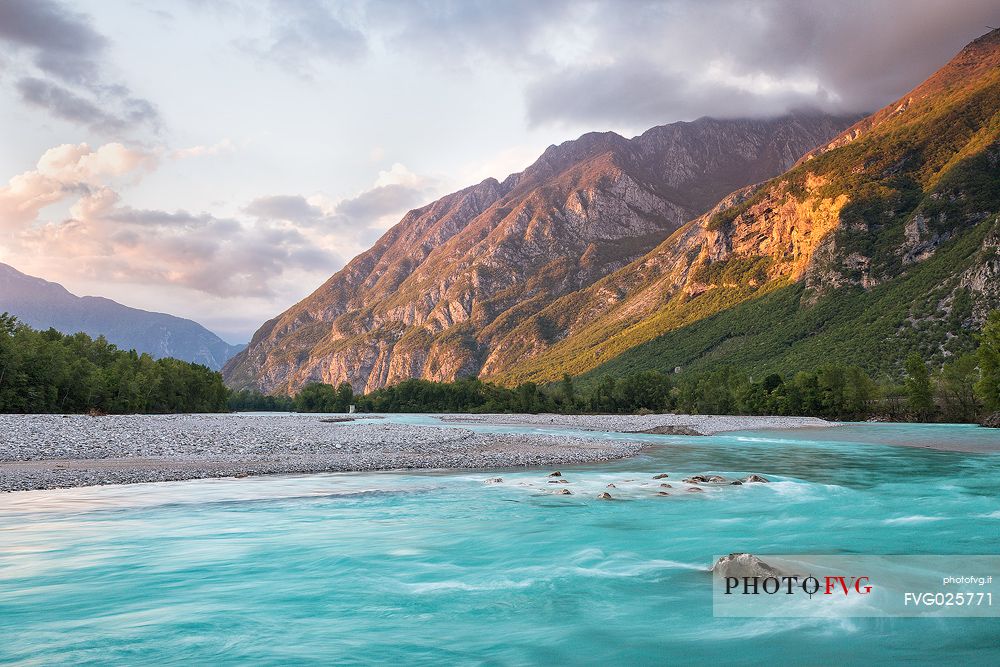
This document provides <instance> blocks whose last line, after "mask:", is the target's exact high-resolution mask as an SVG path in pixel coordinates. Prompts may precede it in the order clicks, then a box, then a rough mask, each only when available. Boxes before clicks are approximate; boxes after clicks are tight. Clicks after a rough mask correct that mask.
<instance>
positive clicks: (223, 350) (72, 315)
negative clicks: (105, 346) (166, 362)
mask: <svg viewBox="0 0 1000 667" xmlns="http://www.w3.org/2000/svg"><path fill="white" fill-rule="evenodd" d="M2 312H8V313H10V314H12V315H16V316H17V318H18V319H19V320H20V321H22V322H24V323H25V324H27V325H28V326H30V327H32V328H35V329H48V328H50V327H51V328H53V329H56V330H58V331H62V332H63V333H69V334H72V333H76V332H78V331H82V332H84V333H86V334H88V335H90V336H92V337H95V338H96V337H97V336H104V337H105V338H106V339H107V340H108V341H109V342H111V343H114V344H115V345H117V346H118V347H119V348H120V349H123V350H130V349H134V350H136V351H137V352H147V353H149V354H150V355H151V356H153V357H155V358H160V357H174V358H176V359H181V360H183V361H191V362H194V363H198V364H202V365H204V366H208V367H209V368H211V369H212V370H219V369H220V368H222V365H223V364H224V363H226V360H228V359H229V358H230V357H231V356H233V355H234V354H236V353H237V352H239V351H240V350H241V349H243V347H244V346H242V345H230V344H229V343H227V342H225V341H224V340H222V339H221V338H219V337H218V336H216V335H215V334H213V333H212V332H211V331H209V330H208V329H206V328H205V327H203V326H201V325H200V324H198V323H197V322H192V321H191V320H185V319H183V318H180V317H174V316H173V315H166V314H164V313H151V312H149V311H146V310H139V309H137V308H129V307H128V306H123V305H122V304H120V303H117V302H115V301H111V300H110V299H104V298H101V297H96V296H84V297H79V296H76V295H74V294H71V293H70V292H68V291H67V290H66V288H64V287H63V286H62V285H59V284H57V283H50V282H49V281H47V280H42V279H41V278H34V277H32V276H28V275H25V274H23V273H21V272H20V271H18V270H16V269H15V268H14V267H12V266H9V265H7V264H0V313H2Z"/></svg>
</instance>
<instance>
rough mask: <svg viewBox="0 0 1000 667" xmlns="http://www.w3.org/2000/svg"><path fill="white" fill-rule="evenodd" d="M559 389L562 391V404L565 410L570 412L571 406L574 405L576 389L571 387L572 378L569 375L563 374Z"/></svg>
mask: <svg viewBox="0 0 1000 667" xmlns="http://www.w3.org/2000/svg"><path fill="white" fill-rule="evenodd" d="M560 388H561V389H562V399H563V403H564V404H565V406H566V407H567V409H569V410H572V409H573V406H574V405H576V388H575V387H574V386H573V376H572V375H570V374H569V373H563V376H562V382H561V383H560Z"/></svg>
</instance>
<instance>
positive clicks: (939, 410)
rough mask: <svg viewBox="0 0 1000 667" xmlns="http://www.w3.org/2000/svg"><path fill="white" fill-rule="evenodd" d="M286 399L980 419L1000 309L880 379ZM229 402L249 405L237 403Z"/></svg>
mask: <svg viewBox="0 0 1000 667" xmlns="http://www.w3.org/2000/svg"><path fill="white" fill-rule="evenodd" d="M246 396H247V397H250V396H253V395H252V394H250V393H247V394H246ZM258 396H259V395H258ZM267 398H270V397H267ZM241 400H242V399H241ZM282 400H283V401H284V402H283V403H282V405H283V406H284V407H283V408H281V409H293V410H296V411H299V412H343V411H346V409H347V407H348V406H350V405H355V406H356V409H357V410H358V411H359V412H528V413H532V412H534V413H538V412H555V413H569V414H574V413H584V412H592V413H619V414H632V413H642V412H663V411H674V412H681V413H688V414H739V415H795V416H814V417H824V418H828V419H836V420H866V419H880V420H885V421H921V422H925V421H944V422H974V421H976V420H978V419H979V418H981V417H983V416H985V415H987V414H991V413H995V412H997V411H1000V312H994V313H992V314H991V315H990V317H989V318H988V320H987V323H986V325H985V327H984V328H983V331H982V333H981V335H980V337H979V346H978V349H977V351H976V352H974V353H967V354H964V355H962V356H959V357H957V358H955V359H952V360H951V361H949V362H946V363H945V364H944V366H943V367H942V368H941V369H940V370H938V371H936V372H931V370H930V369H929V368H928V366H927V363H926V362H925V360H924V359H923V358H922V357H921V356H920V355H919V354H916V353H914V354H911V355H910V356H909V357H908V358H907V359H906V364H905V372H904V375H903V376H902V378H899V379H891V378H873V377H871V376H870V375H869V374H868V373H866V372H865V371H864V369H862V368H861V367H859V366H854V365H847V364H839V363H828V364H824V365H822V366H820V367H818V368H816V369H815V370H811V371H800V372H798V373H795V374H792V375H784V376H783V375H780V374H777V373H772V374H768V375H766V376H764V377H761V378H754V377H752V376H749V375H746V374H742V373H737V372H733V371H731V370H729V369H721V370H718V371H715V372H711V373H703V374H697V375H694V374H692V375H687V374H683V373H681V374H664V373H661V372H658V371H643V372H639V373H635V374H630V375H625V376H622V377H613V376H608V375H605V376H602V377H600V378H597V379H592V380H587V379H583V380H581V379H579V378H573V377H571V376H569V375H564V376H563V379H562V381H561V382H558V383H553V384H549V385H544V386H540V385H537V384H534V383H532V382H526V383H523V384H520V385H518V386H516V387H503V386H499V385H496V384H492V383H490V382H483V381H481V380H479V379H477V378H462V379H458V380H456V381H454V382H433V381H429V380H419V379H411V380H405V381H403V382H400V383H399V384H396V385H393V386H390V387H384V388H382V389H378V390H376V391H373V392H371V393H369V394H365V395H355V394H354V393H353V391H352V390H351V386H350V385H349V384H347V383H343V384H341V385H340V386H339V387H337V388H334V387H332V386H330V385H324V384H309V385H306V386H305V387H304V388H303V389H302V390H301V391H300V392H299V394H298V395H296V396H295V398H294V399H291V398H284V399H282ZM230 406H231V407H232V408H233V409H241V407H240V406H239V405H237V404H234V403H230Z"/></svg>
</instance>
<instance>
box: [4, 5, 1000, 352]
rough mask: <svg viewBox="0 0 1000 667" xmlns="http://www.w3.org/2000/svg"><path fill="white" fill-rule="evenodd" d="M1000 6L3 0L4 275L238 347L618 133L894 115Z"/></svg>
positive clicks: (999, 18) (999, 17)
mask: <svg viewBox="0 0 1000 667" xmlns="http://www.w3.org/2000/svg"><path fill="white" fill-rule="evenodd" d="M998 23H1000V0H989V1H987V0H865V1H861V0H841V1H839V2H835V3H834V2H828V1H816V2H812V1H807V0H763V1H759V2H749V1H746V0H715V1H705V0H661V1H656V2H653V1H645V0H506V1H499V0H490V1H480V0H436V1H422V0H397V1H386V0H346V1H343V2H335V1H332V0H330V1H328V0H274V1H273V2H267V1H256V2H250V1H245V2H244V1H239V0H214V1H213V0H173V1H171V2H152V1H144V0H0V116H2V118H3V119H4V122H3V123H2V124H0V262H5V263H8V264H11V265H12V266H14V267H15V268H17V269H19V270H21V271H23V272H25V273H28V274H31V275H35V276H38V277H41V278H45V279H47V280H52V281H55V282H59V283H61V284H63V285H64V286H66V287H67V289H69V290H70V291H72V292H74V293H76V294H79V295H84V294H90V295H98V296H105V297H108V298H112V299H115V300H117V301H120V302H122V303H124V304H126V305H129V306H134V307H138V308H144V309H147V310H156V311H161V312H167V313H171V314H174V315H179V316H182V317H188V318H191V319H194V320H196V321H198V322H200V323H202V324H204V325H205V326H207V327H208V328H209V329H211V330H213V331H215V332H216V333H218V334H219V335H221V336H222V337H223V338H225V339H226V340H228V341H230V342H245V341H246V340H248V339H249V337H250V335H251V334H252V333H253V331H254V330H256V329H257V327H259V326H260V325H261V324H262V323H263V322H264V321H266V320H268V319H270V318H272V317H274V316H275V315H277V314H278V313H280V312H282V311H283V310H284V309H286V308H287V307H289V306H291V305H292V304H294V303H295V302H297V301H298V300H300V299H301V298H302V297H304V296H306V295H307V294H309V293H310V292H312V291H313V290H314V289H316V288H317V287H318V286H319V285H320V284H322V283H323V282H324V281H325V280H326V279H327V278H328V277H329V276H330V275H331V274H333V273H334V272H336V271H337V270H338V269H340V268H341V267H342V266H343V265H344V264H345V263H346V262H348V261H349V260H350V259H351V258H352V257H353V256H355V255H356V254H358V253H359V252H361V251H363V250H365V249H366V248H367V247H369V246H370V245H371V244H372V243H373V242H374V241H375V240H376V239H377V238H378V237H379V236H381V234H382V233H383V232H384V231H385V230H386V229H388V228H389V227H390V226H392V225H393V224H395V223H396V222H398V221H399V219H400V218H401V217H402V215H403V214H404V213H405V212H406V211H407V210H409V209H411V208H415V207H417V206H420V205H423V204H426V203H429V202H430V201H432V200H433V199H435V198H437V197H439V196H441V195H443V194H446V193H448V192H452V191H454V190H457V189H460V188H462V187H465V186H468V185H472V184H474V183H478V182H480V181H482V180H483V179H485V178H487V177H496V178H498V179H503V178H504V177H505V176H507V175H508V174H510V173H513V172H517V171H520V170H522V169H524V168H525V167H527V166H528V165H529V164H531V162H533V161H534V159H535V158H536V157H537V156H538V155H539V154H540V153H541V152H542V151H543V150H544V149H545V148H546V147H547V146H549V145H551V144H555V143H560V142H562V141H566V140H569V139H573V138H576V137H577V136H579V135H580V134H583V133H584V132H588V131H594V130H600V131H603V130H612V131H615V132H618V133H620V134H622V135H624V136H633V135H635V134H639V133H641V132H642V131H644V130H646V129H648V128H650V127H652V126H655V125H662V124H665V123H670V122H675V121H684V120H694V119H696V118H698V117H701V116H706V115H707V116H714V117H720V118H730V117H768V116H775V115H779V114H782V113H786V112H788V111H791V110H796V109H804V108H810V109H822V110H826V111H830V112H838V113H844V112H864V111H873V110H876V109H878V108H879V107H881V106H883V105H885V104H888V103H890V102H891V101H893V100H894V99H896V98H897V97H899V96H901V95H903V94H904V93H905V92H906V91H907V90H909V89H910V88H912V87H913V86H914V85H916V84H918V83H919V82H920V81H922V80H923V79H924V78H926V77H927V76H928V75H929V74H931V73H932V72H933V71H934V70H935V69H937V68H938V67H940V66H941V65H943V64H944V63H945V62H947V60H948V59H949V58H950V57H951V56H952V55H954V54H955V53H956V52H957V51H958V50H959V49H961V47H962V46H964V45H965V44H966V43H968V42H969V41H971V40H972V39H974V38H975V37H977V36H978V35H980V34H982V33H984V32H986V30H987V28H986V26H987V25H998Z"/></svg>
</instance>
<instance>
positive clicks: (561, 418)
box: [438, 414, 838, 435]
mask: <svg viewBox="0 0 1000 667" xmlns="http://www.w3.org/2000/svg"><path fill="white" fill-rule="evenodd" d="M438 418H439V419H440V420H441V421H442V422H447V423H457V424H461V423H464V424H488V425H491V426H549V427H552V426H554V427H558V428H572V429H577V430H582V431H612V432H617V433H656V432H661V433H664V434H666V435H670V434H671V433H670V431H671V430H673V429H677V430H681V429H688V430H690V431H692V432H693V434H694V435H699V434H700V435H714V434H715V433H724V432H726V431H752V430H757V429H786V428H826V427H831V426H838V424H837V423H836V422H829V421H826V420H825V419H819V418H817V417H749V416H747V417H744V416H731V415H674V414H662V415H546V414H542V415H504V414H487V415H471V414H467V415H438ZM678 434H680V435H683V433H678Z"/></svg>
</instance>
